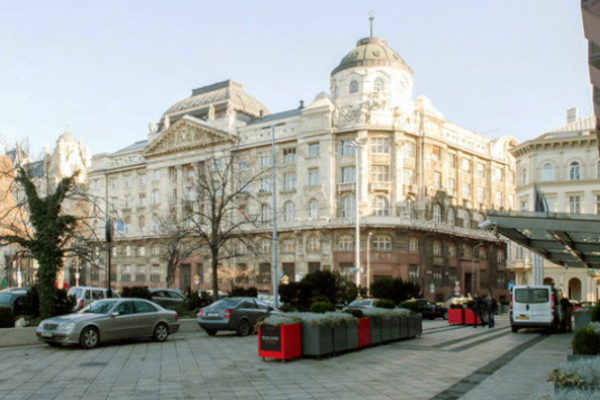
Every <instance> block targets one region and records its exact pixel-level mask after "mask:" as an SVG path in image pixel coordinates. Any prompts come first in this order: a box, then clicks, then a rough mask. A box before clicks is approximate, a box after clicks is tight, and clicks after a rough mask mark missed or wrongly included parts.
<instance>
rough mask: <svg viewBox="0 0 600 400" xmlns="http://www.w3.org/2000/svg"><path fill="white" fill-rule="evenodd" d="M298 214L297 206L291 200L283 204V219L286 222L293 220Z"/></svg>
mask: <svg viewBox="0 0 600 400" xmlns="http://www.w3.org/2000/svg"><path fill="white" fill-rule="evenodd" d="M295 216H296V206H295V205H294V203H292V202H291V201H288V202H286V203H285V204H284V205H283V220H284V221H285V222H293V221H294V218H295Z"/></svg>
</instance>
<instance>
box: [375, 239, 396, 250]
mask: <svg viewBox="0 0 600 400" xmlns="http://www.w3.org/2000/svg"><path fill="white" fill-rule="evenodd" d="M373 251H378V252H382V251H392V240H391V239H390V238H389V237H388V236H376V237H375V238H373Z"/></svg>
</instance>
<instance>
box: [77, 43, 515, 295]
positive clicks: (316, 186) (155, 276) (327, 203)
mask: <svg viewBox="0 0 600 400" xmlns="http://www.w3.org/2000/svg"><path fill="white" fill-rule="evenodd" d="M330 82H331V86H330V93H324V92H322V93H319V94H318V95H317V96H316V98H315V99H314V101H313V102H311V103H310V104H308V105H307V106H306V107H304V106H303V105H302V103H301V106H300V107H299V108H297V109H293V110H289V111H285V112H280V113H276V114H270V113H269V111H268V109H267V108H266V107H265V106H264V105H263V104H261V103H260V102H259V101H258V100H256V99H254V98H253V97H251V96H250V95H248V94H247V93H245V91H244V89H243V88H242V85H240V84H238V83H235V82H233V81H231V80H228V81H224V82H219V83H215V84H212V85H209V86H205V87H201V88H198V89H194V90H193V91H192V95H191V96H190V97H188V98H186V99H184V100H182V101H180V102H178V103H176V104H175V105H173V106H172V107H170V108H169V109H168V110H167V111H166V112H165V113H164V114H163V115H162V117H161V119H160V121H159V122H158V124H156V125H155V124H154V123H152V122H151V123H150V126H149V128H150V129H149V133H148V138H147V139H145V140H140V141H138V142H136V143H134V144H132V145H130V146H127V147H124V148H123V149H121V150H119V151H117V152H115V153H111V154H97V155H95V156H94V157H93V158H92V169H91V171H90V174H89V179H90V190H91V191H92V193H93V195H94V196H96V197H97V198H98V199H99V200H100V202H99V203H100V204H102V203H103V202H106V204H107V205H108V207H107V209H108V212H106V213H105V211H102V210H98V213H97V215H96V216H97V219H96V221H95V227H96V228H97V229H98V230H99V236H102V233H101V232H100V231H101V230H102V227H103V224H104V222H103V221H104V218H106V217H108V218H115V219H119V220H122V221H124V229H123V231H124V232H123V234H121V235H119V236H118V237H117V239H116V243H115V244H116V246H115V247H116V249H115V250H114V252H113V256H114V257H113V264H112V271H111V272H112V274H113V277H114V282H115V285H116V286H117V287H120V286H125V285H134V284H139V283H140V282H143V283H144V284H150V285H155V286H164V285H165V282H164V281H165V262H164V261H163V260H161V258H160V257H159V256H158V254H159V251H158V250H157V245H156V243H157V237H156V230H155V228H156V226H155V221H156V220H157V219H158V218H160V217H161V216H164V215H167V214H168V212H169V210H170V209H171V207H173V204H174V202H175V201H176V200H177V199H178V198H179V199H180V198H183V197H186V196H188V193H191V192H190V190H193V187H192V184H191V183H190V182H191V179H192V178H193V174H194V172H193V171H194V169H193V167H194V166H195V165H197V164H198V163H202V162H204V161H206V160H207V157H210V156H211V154H215V152H228V151H235V152H237V153H238V155H239V157H240V158H241V159H243V160H244V161H243V162H241V163H240V172H239V173H243V172H241V171H243V170H248V171H253V172H260V171H261V170H264V169H269V170H270V168H271V145H272V137H271V132H272V130H273V131H274V143H275V160H274V162H275V166H276V171H277V178H276V182H271V180H270V179H269V178H268V177H265V178H262V179H261V180H260V181H257V182H256V184H253V185H250V186H249V197H251V198H252V199H254V200H255V201H254V202H253V203H252V204H250V203H248V204H243V205H241V207H242V206H243V207H244V210H245V212H246V213H248V214H257V213H261V214H264V215H265V218H262V220H263V222H264V226H263V227H262V228H256V229H257V231H260V230H261V229H262V231H264V232H268V231H269V229H271V226H272V225H271V223H272V221H271V220H270V217H269V215H270V213H271V210H270V205H269V204H270V203H271V199H272V197H271V196H272V192H273V186H275V187H276V189H275V190H276V192H277V206H276V212H275V218H277V226H278V239H279V241H278V242H279V252H280V258H279V263H280V265H279V266H278V268H279V271H283V273H284V274H285V275H286V276H287V277H288V278H289V279H291V280H294V279H300V278H301V277H302V276H303V275H305V274H307V273H309V272H312V271H315V270H319V269H330V270H339V271H341V272H342V273H344V274H347V276H348V277H350V278H352V279H353V280H354V279H355V278H356V277H355V274H357V273H358V278H357V279H358V280H359V281H360V283H361V284H362V285H366V284H367V283H368V282H372V280H373V279H374V278H375V277H377V276H382V275H388V276H394V277H401V278H403V279H405V280H410V281H413V282H415V283H418V284H420V285H421V286H422V287H423V290H424V295H425V296H428V297H430V298H437V299H440V300H441V299H446V298H448V296H449V295H451V294H453V293H454V288H455V287H456V286H457V282H458V285H459V286H460V290H461V291H462V292H463V293H470V292H472V291H473V290H480V291H481V292H483V293H487V292H488V291H490V290H494V291H498V292H499V293H500V295H506V288H507V283H508V282H509V281H510V280H512V277H511V275H510V273H509V272H508V271H507V270H506V261H505V255H506V244H505V243H504V242H502V241H501V240H499V239H498V238H496V237H495V236H494V235H493V234H491V233H489V232H483V231H479V230H478V229H477V224H478V222H480V221H483V220H484V219H485V213H486V210H488V209H505V210H507V209H512V208H513V207H514V201H515V198H514V195H515V170H514V166H515V163H514V157H513V155H512V154H511V149H512V148H513V147H514V146H516V145H517V144H518V143H517V141H516V140H515V139H514V138H512V137H507V136H504V137H500V138H497V139H494V140H492V139H489V138H487V137H484V136H482V135H479V134H477V133H475V132H472V131H470V130H468V129H465V128H462V127H460V126H458V125H456V124H454V123H452V122H449V121H447V120H445V119H444V116H443V115H442V113H440V112H439V111H438V110H436V109H435V108H434V107H433V106H432V104H431V102H430V101H429V99H427V98H426V97H424V96H421V97H418V98H417V99H416V100H413V72H412V70H411V69H410V67H409V66H408V65H407V64H406V63H405V62H404V60H403V59H402V58H401V57H400V55H399V54H398V53H397V52H396V51H394V50H393V49H392V48H390V47H389V46H388V44H387V42H386V41H385V40H383V39H380V38H375V37H368V38H365V39H361V40H359V41H358V42H357V44H356V47H354V48H353V49H351V51H350V52H348V54H347V55H346V56H345V57H344V58H343V59H342V61H341V62H340V64H339V65H338V66H337V67H335V68H334V69H333V71H332V73H331V81H330ZM273 183H276V185H273ZM357 195H358V203H357ZM189 196H190V199H191V198H192V197H193V195H191V194H189ZM246 207H247V208H246ZM357 209H358V210H359V215H358V217H359V221H358V223H359V226H360V243H359V244H358V245H359V250H360V251H359V252H358V253H359V257H360V265H359V267H360V268H359V270H358V271H357V269H356V268H355V267H356V264H357V263H356V254H357V252H356V251H355V250H356V249H355V246H356V245H357V244H356V243H355V242H356V238H355V228H356V222H357V221H356V210H357ZM474 247H476V248H477V250H478V251H477V252H473V248H474ZM263 249H264V253H265V255H266V254H269V256H266V257H265V259H264V260H261V259H260V258H257V257H254V256H250V255H245V256H244V255H240V256H239V257H237V258H236V260H235V262H236V263H238V264H241V265H243V267H244V268H249V269H251V270H253V271H255V275H256V278H255V279H252V280H250V281H249V283H248V284H255V285H257V286H258V287H259V289H261V290H269V289H270V284H269V282H270V280H271V276H270V274H271V273H270V270H271V269H270V264H269V262H270V261H269V258H270V253H271V249H270V245H269V243H268V242H265V244H264V246H263ZM474 253H475V254H474ZM195 275H198V277H199V281H200V283H199V287H200V288H209V286H210V285H209V271H208V262H207V261H206V260H205V257H203V256H202V255H199V256H196V257H192V258H190V259H189V260H188V261H187V262H185V263H184V264H183V265H182V266H181V267H180V268H179V270H178V272H177V275H176V278H175V285H176V286H178V287H180V288H181V289H183V290H186V289H188V288H189V287H190V284H191V282H193V279H192V278H191V277H193V276H195ZM103 279H104V278H103V276H102V274H100V275H97V274H96V275H95V276H94V275H92V274H91V275H90V276H89V282H88V283H90V284H103ZM278 279H279V277H278ZM472 281H474V282H475V287H472V286H471V285H472V284H471V282H472ZM227 289H228V286H224V290H227Z"/></svg>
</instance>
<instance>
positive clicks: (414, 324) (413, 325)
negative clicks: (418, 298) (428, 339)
mask: <svg viewBox="0 0 600 400" xmlns="http://www.w3.org/2000/svg"><path fill="white" fill-rule="evenodd" d="M422 333H423V323H422V320H421V314H411V315H410V316H409V317H408V337H410V338H414V337H417V336H421V334H422Z"/></svg>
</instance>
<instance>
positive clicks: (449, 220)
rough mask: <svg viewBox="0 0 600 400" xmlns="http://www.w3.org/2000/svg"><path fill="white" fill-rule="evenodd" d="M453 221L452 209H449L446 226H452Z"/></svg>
mask: <svg viewBox="0 0 600 400" xmlns="http://www.w3.org/2000/svg"><path fill="white" fill-rule="evenodd" d="M454 224H455V221H454V208H452V207H450V208H449V209H448V225H452V226H454Z"/></svg>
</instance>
